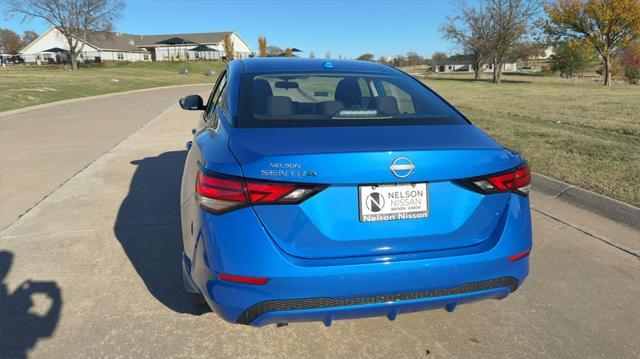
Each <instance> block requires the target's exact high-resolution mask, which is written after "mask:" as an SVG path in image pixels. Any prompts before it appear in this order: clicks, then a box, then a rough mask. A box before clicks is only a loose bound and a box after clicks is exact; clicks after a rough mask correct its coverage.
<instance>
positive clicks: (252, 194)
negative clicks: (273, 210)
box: [196, 171, 325, 214]
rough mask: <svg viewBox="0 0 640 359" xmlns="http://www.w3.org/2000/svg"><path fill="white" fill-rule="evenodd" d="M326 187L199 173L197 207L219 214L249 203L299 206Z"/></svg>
mask: <svg viewBox="0 0 640 359" xmlns="http://www.w3.org/2000/svg"><path fill="white" fill-rule="evenodd" d="M324 188H325V186H316V185H307V184H294V183H278V182H264V181H256V180H249V179H243V178H241V177H233V176H226V175H219V174H214V173H208V172H203V171H198V175H197V177H196V193H197V195H198V196H197V197H198V201H199V202H200V206H201V207H202V208H204V209H206V210H208V211H209V212H212V213H215V214H222V213H225V212H229V211H231V210H234V209H238V208H241V207H246V206H248V205H249V204H254V205H258V204H274V203H300V202H302V201H304V200H306V199H307V198H309V197H311V196H313V195H314V194H316V193H318V192H320V191H321V190H323V189H324Z"/></svg>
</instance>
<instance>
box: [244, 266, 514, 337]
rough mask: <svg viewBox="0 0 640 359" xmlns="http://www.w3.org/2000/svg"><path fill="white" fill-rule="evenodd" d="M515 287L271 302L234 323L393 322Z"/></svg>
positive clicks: (506, 282)
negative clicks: (404, 315)
mask: <svg viewBox="0 0 640 359" xmlns="http://www.w3.org/2000/svg"><path fill="white" fill-rule="evenodd" d="M517 288H518V280H517V279H515V278H513V277H503V278H498V279H492V280H487V281H480V282H474V283H466V284H463V285H461V286H458V287H455V288H448V289H435V290H427V291H421V292H410V293H400V294H390V295H380V296H372V297H356V298H343V299H334V298H302V299H284V300H270V301H265V302H261V303H257V304H255V305H253V306H251V307H250V308H248V309H247V310H245V311H244V312H242V314H241V315H240V316H239V317H238V318H237V319H236V323H238V324H253V325H257V326H260V325H264V324H269V323H278V322H292V321H323V322H324V323H325V324H326V325H330V324H331V321H332V320H333V319H347V318H354V317H365V316H380V315H386V316H387V317H388V318H389V319H390V320H394V319H395V317H396V315H398V314H399V313H405V312H415V311H420V310H426V309H433V308H439V307H445V308H447V310H450V311H453V309H454V308H455V307H456V306H457V305H458V304H462V303H468V302H471V301H475V300H480V299H490V298H493V299H502V298H504V297H506V296H507V295H508V294H509V293H511V292H513V291H515V290H516V289H517Z"/></svg>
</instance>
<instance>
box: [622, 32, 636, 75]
mask: <svg viewBox="0 0 640 359" xmlns="http://www.w3.org/2000/svg"><path fill="white" fill-rule="evenodd" d="M622 64H623V65H624V74H625V76H627V78H628V79H629V80H632V81H634V80H637V79H638V78H640V40H638V41H635V42H634V43H633V44H632V45H631V46H629V47H627V48H626V49H624V51H623V52H622Z"/></svg>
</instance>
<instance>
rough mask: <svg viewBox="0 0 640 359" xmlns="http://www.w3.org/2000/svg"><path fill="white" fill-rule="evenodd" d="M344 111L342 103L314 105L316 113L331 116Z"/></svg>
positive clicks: (327, 102) (325, 102)
mask: <svg viewBox="0 0 640 359" xmlns="http://www.w3.org/2000/svg"><path fill="white" fill-rule="evenodd" d="M342 110H344V104H343V103H342V101H323V102H318V103H317V104H316V113H318V114H323V115H330V116H333V115H335V114H336V113H338V112H339V111H342Z"/></svg>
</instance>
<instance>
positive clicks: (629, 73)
mask: <svg viewBox="0 0 640 359" xmlns="http://www.w3.org/2000/svg"><path fill="white" fill-rule="evenodd" d="M624 75H625V76H626V77H627V78H628V79H629V80H631V82H634V81H635V80H638V79H640V69H637V68H635V67H627V68H626V69H625V70H624Z"/></svg>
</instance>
